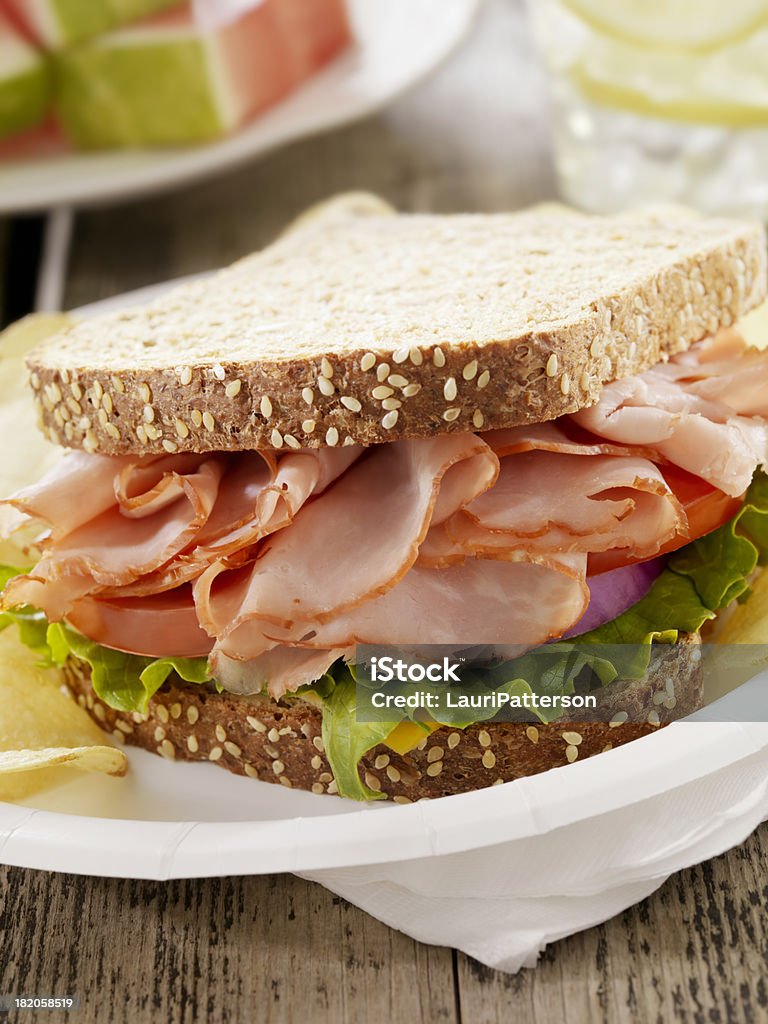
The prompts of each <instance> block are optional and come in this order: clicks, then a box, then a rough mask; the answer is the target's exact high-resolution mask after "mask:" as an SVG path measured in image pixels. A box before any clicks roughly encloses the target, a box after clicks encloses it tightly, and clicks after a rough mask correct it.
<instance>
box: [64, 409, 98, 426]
mask: <svg viewBox="0 0 768 1024" xmlns="http://www.w3.org/2000/svg"><path fill="white" fill-rule="evenodd" d="M57 416H58V420H57V422H59V421H61V423H63V422H64V419H63V417H62V415H61V413H60V412H59V410H58V409H54V411H53V417H54V419H56V417H57ZM83 418H84V419H85V417H83ZM98 418H99V423H100V424H101V425H102V427H106V425H107V423H108V421H109V417H108V416H107V414H106V412H105V411H104V410H103V409H99V412H98Z"/></svg>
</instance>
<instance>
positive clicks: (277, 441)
mask: <svg viewBox="0 0 768 1024" xmlns="http://www.w3.org/2000/svg"><path fill="white" fill-rule="evenodd" d="M269 439H270V441H271V442H272V447H273V448H282V447H283V435H282V434H281V433H280V431H279V430H278V429H277V428H275V429H274V430H273V431H272V433H271V434H270V435H269Z"/></svg>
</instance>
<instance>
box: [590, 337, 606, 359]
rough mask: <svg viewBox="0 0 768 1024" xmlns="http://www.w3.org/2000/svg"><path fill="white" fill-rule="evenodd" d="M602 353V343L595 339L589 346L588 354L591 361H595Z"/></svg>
mask: <svg viewBox="0 0 768 1024" xmlns="http://www.w3.org/2000/svg"><path fill="white" fill-rule="evenodd" d="M602 352H603V342H602V340H601V339H600V338H595V339H594V340H593V342H592V344H591V345H590V346H589V354H590V355H591V356H592V358H593V359H597V357H598V356H599V355H602Z"/></svg>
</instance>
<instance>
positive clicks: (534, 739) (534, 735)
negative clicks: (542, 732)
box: [525, 725, 539, 743]
mask: <svg viewBox="0 0 768 1024" xmlns="http://www.w3.org/2000/svg"><path fill="white" fill-rule="evenodd" d="M525 735H526V736H527V737H528V739H529V740H530V741H531V743H538V742H539V730H538V729H537V728H536V726H535V725H529V726H528V728H527V729H526V730H525Z"/></svg>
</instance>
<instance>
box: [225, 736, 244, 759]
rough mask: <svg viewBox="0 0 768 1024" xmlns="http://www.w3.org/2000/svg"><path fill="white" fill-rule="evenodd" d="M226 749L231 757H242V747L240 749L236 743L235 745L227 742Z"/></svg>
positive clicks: (229, 741)
mask: <svg viewBox="0 0 768 1024" xmlns="http://www.w3.org/2000/svg"><path fill="white" fill-rule="evenodd" d="M224 749H225V750H226V752H227V753H228V754H229V755H230V756H231V757H242V754H243V752H242V750H241V749H240V747H238V745H237V744H236V743H233V742H232V741H231V740H227V742H226V743H225V744H224Z"/></svg>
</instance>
